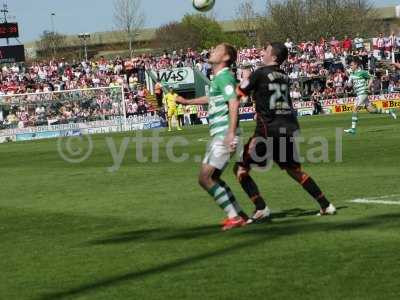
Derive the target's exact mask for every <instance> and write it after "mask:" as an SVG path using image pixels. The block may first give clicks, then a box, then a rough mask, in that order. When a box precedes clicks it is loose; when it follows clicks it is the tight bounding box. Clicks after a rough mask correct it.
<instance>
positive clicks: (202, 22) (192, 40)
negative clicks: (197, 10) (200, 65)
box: [181, 14, 224, 49]
mask: <svg viewBox="0 0 400 300" xmlns="http://www.w3.org/2000/svg"><path fill="white" fill-rule="evenodd" d="M181 23H182V26H183V28H184V31H185V32H186V33H187V35H186V36H185V38H187V42H188V45H189V47H192V48H195V49H209V48H211V47H213V46H215V45H217V44H219V43H221V42H223V41H224V33H223V31H222V28H221V26H220V25H219V23H218V22H217V21H216V20H215V19H214V18H211V17H207V16H205V15H202V14H192V15H189V14H188V15H185V16H184V17H183V19H182V21H181Z"/></svg>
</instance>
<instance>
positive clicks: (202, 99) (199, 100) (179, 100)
mask: <svg viewBox="0 0 400 300" xmlns="http://www.w3.org/2000/svg"><path fill="white" fill-rule="evenodd" d="M176 102H177V103H181V104H184V105H202V104H207V103H208V96H203V97H199V98H196V99H191V100H187V99H185V98H183V97H181V96H178V97H177V98H176Z"/></svg>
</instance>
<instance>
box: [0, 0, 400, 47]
mask: <svg viewBox="0 0 400 300" xmlns="http://www.w3.org/2000/svg"><path fill="white" fill-rule="evenodd" d="M240 2H241V0H216V6H215V8H214V10H213V13H214V15H215V16H216V18H217V19H219V20H227V19H232V18H234V17H235V11H236V10H237V7H238V6H239V3H240ZM253 2H254V5H255V7H256V9H257V11H258V12H262V11H263V9H264V7H265V3H266V1H265V0H253ZM371 2H373V3H374V4H375V5H376V6H395V5H400V0H398V1H394V0H379V1H371ZM1 3H7V4H8V9H9V11H10V12H9V18H8V21H9V22H14V21H16V22H18V23H19V30H20V39H19V40H20V41H21V42H22V43H25V42H31V41H33V40H36V39H38V37H39V36H40V35H41V34H42V33H43V31H44V30H48V31H51V30H52V25H51V17H50V15H51V13H55V16H54V26H55V30H56V31H57V32H59V33H62V34H78V33H80V32H88V33H90V32H99V31H110V30H115V29H116V27H115V25H114V21H113V0H0V5H1ZM191 3H192V1H191V0H142V10H143V12H144V13H145V16H146V22H145V27H157V26H160V25H162V24H165V23H168V22H170V21H179V20H180V19H181V18H182V16H183V15H184V14H185V13H193V12H195V11H194V9H193V7H192V4H191Z"/></svg>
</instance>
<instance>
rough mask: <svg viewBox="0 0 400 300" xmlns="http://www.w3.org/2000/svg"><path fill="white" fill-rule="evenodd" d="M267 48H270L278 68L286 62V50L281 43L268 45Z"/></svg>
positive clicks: (287, 51) (287, 53) (287, 52)
mask: <svg viewBox="0 0 400 300" xmlns="http://www.w3.org/2000/svg"><path fill="white" fill-rule="evenodd" d="M268 46H271V47H272V55H273V56H276V63H277V64H278V65H279V66H280V65H281V64H283V62H284V61H285V60H287V58H288V55H289V50H288V48H287V47H286V46H285V45H284V44H282V43H277V42H274V43H270V44H269V45H268Z"/></svg>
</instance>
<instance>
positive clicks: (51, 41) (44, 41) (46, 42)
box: [36, 31, 66, 58]
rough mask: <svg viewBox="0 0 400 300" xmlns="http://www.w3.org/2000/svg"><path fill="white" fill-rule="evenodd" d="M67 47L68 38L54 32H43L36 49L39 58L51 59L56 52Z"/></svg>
mask: <svg viewBox="0 0 400 300" xmlns="http://www.w3.org/2000/svg"><path fill="white" fill-rule="evenodd" d="M65 46H66V36H65V35H62V34H59V33H57V32H52V31H43V33H42V35H41V36H40V39H39V40H38V41H36V48H37V53H38V56H39V57H42V58H51V57H53V56H54V50H56V49H58V48H64V47H65Z"/></svg>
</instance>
